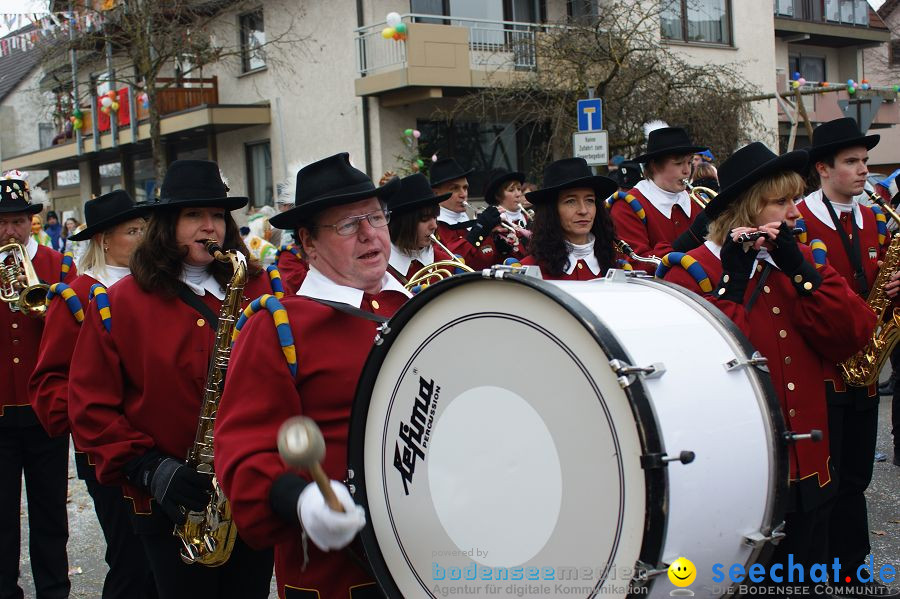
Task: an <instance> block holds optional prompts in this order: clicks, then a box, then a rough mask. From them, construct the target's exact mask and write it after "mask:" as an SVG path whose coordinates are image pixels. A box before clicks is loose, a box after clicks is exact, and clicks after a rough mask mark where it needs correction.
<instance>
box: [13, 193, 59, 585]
mask: <svg viewBox="0 0 900 599" xmlns="http://www.w3.org/2000/svg"><path fill="white" fill-rule="evenodd" d="M42 208H43V206H42V205H41V204H33V203H31V191H30V189H29V187H28V184H27V183H26V182H25V181H24V180H23V179H11V178H4V179H0V246H3V245H7V244H8V243H10V241H12V242H15V243H17V244H19V245H21V246H23V247H24V248H25V254H26V255H27V257H28V259H29V260H30V261H31V264H32V266H33V267H34V270H35V272H36V273H37V276H38V277H39V278H40V280H41V281H42V282H43V283H47V284H50V283H57V282H59V281H61V280H62V281H65V282H66V283H68V282H70V281H71V280H72V279H74V278H75V268H70V269H69V270H68V274H65V273H63V270H64V268H63V256H62V254H60V253H59V252H56V251H54V250H52V249H50V248H49V247H47V246H44V245H39V244H38V242H37V241H35V239H34V238H33V237H32V235H31V217H32V215H36V214H37V213H38V212H40V211H41V209H42ZM13 262H14V257H13V255H12V254H11V253H10V252H9V251H3V252H2V253H0V266H5V267H10V266H12V265H13ZM0 328H2V329H3V330H4V331H6V337H5V340H4V342H3V343H0V364H2V366H0V372H2V374H3V376H2V377H0V378H2V380H3V382H4V384H3V386H2V390H0V430H2V433H0V597H22V596H23V595H22V589H21V588H20V587H19V585H18V579H19V553H20V539H21V536H20V535H21V529H20V522H21V507H22V506H21V498H22V475H23V473H24V475H25V489H26V491H27V493H28V524H29V531H30V539H29V550H30V555H31V571H32V573H33V575H34V585H35V590H36V592H37V595H38V596H39V597H51V598H56V597H59V598H63V597H68V596H69V587H70V584H69V575H68V559H67V557H66V541H67V540H68V538H69V528H68V522H67V515H66V485H67V480H68V472H69V440H68V439H67V438H66V437H50V436H49V435H47V433H46V432H45V431H44V429H43V427H41V425H40V423H39V422H38V420H37V418H36V417H35V414H34V411H33V410H32V409H31V404H30V403H29V402H28V377H30V376H31V371H32V370H34V365H35V362H36V361H37V357H38V348H39V346H40V341H41V334H42V332H43V330H44V319H43V318H41V317H36V316H29V315H26V314H24V313H22V312H21V311H19V309H18V307H17V306H16V304H12V303H7V304H4V305H2V306H0Z"/></svg>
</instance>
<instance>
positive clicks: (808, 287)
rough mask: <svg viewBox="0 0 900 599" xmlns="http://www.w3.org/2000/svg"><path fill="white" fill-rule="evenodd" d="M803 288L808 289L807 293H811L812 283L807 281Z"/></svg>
mask: <svg viewBox="0 0 900 599" xmlns="http://www.w3.org/2000/svg"><path fill="white" fill-rule="evenodd" d="M803 288H804V289H806V290H807V291H811V290H812V283H810V282H809V281H807V282H806V283H803Z"/></svg>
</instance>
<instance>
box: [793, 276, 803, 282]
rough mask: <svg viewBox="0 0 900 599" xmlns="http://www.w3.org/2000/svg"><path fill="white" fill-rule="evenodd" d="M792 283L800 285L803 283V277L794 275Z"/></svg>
mask: <svg viewBox="0 0 900 599" xmlns="http://www.w3.org/2000/svg"><path fill="white" fill-rule="evenodd" d="M794 282H795V283H802V282H803V277H802V276H801V275H794Z"/></svg>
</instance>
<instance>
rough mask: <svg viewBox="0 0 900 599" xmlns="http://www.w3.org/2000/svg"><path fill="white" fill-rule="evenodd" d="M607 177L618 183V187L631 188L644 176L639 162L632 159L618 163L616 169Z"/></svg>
mask: <svg viewBox="0 0 900 599" xmlns="http://www.w3.org/2000/svg"><path fill="white" fill-rule="evenodd" d="M609 178H610V179H612V180H613V181H615V182H616V183H618V185H619V187H622V188H625V189H631V188H632V187H634V186H635V185H637V184H638V183H640V182H641V180H642V179H643V178H644V175H643V174H642V171H641V163H639V162H635V161H634V160H625V161H623V162H622V163H621V164H619V168H618V169H616V170H614V171H613V172H611V173H610V174H609Z"/></svg>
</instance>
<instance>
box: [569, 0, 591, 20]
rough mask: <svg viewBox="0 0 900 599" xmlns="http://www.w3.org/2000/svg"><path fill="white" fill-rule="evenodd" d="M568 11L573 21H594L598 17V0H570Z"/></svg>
mask: <svg viewBox="0 0 900 599" xmlns="http://www.w3.org/2000/svg"><path fill="white" fill-rule="evenodd" d="M566 9H567V11H568V13H569V16H570V17H571V18H572V19H592V18H595V17H596V16H597V0H568V1H567V2H566Z"/></svg>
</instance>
